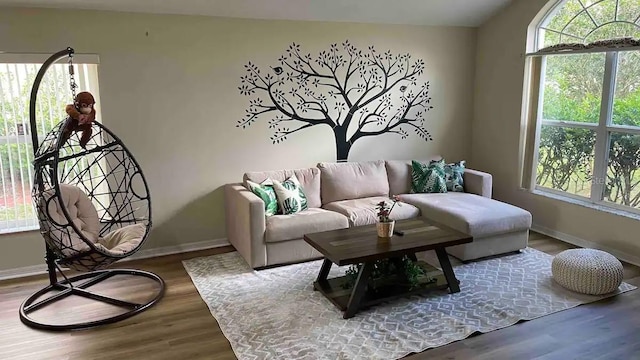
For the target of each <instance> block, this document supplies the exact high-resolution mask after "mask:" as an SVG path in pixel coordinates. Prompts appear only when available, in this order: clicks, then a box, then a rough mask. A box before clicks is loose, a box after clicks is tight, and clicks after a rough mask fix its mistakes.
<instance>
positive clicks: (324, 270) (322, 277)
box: [313, 259, 333, 290]
mask: <svg viewBox="0 0 640 360" xmlns="http://www.w3.org/2000/svg"><path fill="white" fill-rule="evenodd" d="M331 265H333V263H332V262H331V260H329V259H324V261H323V262H322V267H321V268H320V273H318V278H317V279H316V282H323V281H327V276H329V270H331ZM313 290H317V289H316V288H315V286H314V287H313Z"/></svg>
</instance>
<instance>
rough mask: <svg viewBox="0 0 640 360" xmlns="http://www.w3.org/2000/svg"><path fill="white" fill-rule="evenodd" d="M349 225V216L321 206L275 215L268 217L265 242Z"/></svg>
mask: <svg viewBox="0 0 640 360" xmlns="http://www.w3.org/2000/svg"><path fill="white" fill-rule="evenodd" d="M348 227H349V221H348V220H347V217H346V216H344V215H342V214H339V213H337V212H334V211H328V210H324V209H319V208H309V209H307V210H304V211H301V212H298V213H295V214H291V215H273V216H269V217H268V218H267V219H266V232H265V242H267V243H274V242H279V241H289V240H295V239H302V237H303V236H304V234H310V233H314V232H320V231H328V230H336V229H345V228H348Z"/></svg>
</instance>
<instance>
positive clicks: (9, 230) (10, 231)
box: [0, 226, 40, 236]
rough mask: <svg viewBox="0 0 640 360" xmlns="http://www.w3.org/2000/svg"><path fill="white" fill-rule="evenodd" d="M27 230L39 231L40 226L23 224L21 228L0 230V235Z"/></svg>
mask: <svg viewBox="0 0 640 360" xmlns="http://www.w3.org/2000/svg"><path fill="white" fill-rule="evenodd" d="M29 232H37V233H39V232H40V226H25V227H23V228H16V229H8V230H0V236H10V235H17V234H22V233H29Z"/></svg>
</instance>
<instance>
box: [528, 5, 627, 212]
mask: <svg viewBox="0 0 640 360" xmlns="http://www.w3.org/2000/svg"><path fill="white" fill-rule="evenodd" d="M538 19H539V20H537V23H536V24H534V25H535V26H532V27H530V29H531V30H530V34H529V35H530V37H533V42H530V43H529V44H530V45H531V44H533V48H532V49H530V50H533V52H531V53H529V54H527V65H528V66H527V69H528V73H527V84H528V85H529V86H528V88H527V90H528V91H527V92H526V94H525V101H526V102H525V104H526V105H527V106H526V108H525V110H526V111H525V115H526V117H527V119H528V123H527V124H528V128H527V129H528V132H527V137H526V140H525V143H526V147H525V161H524V164H525V166H524V171H523V174H524V176H523V179H524V182H523V185H524V186H525V187H528V188H530V189H532V190H534V191H539V192H544V193H550V194H555V195H558V196H560V197H564V198H567V199H569V198H571V199H574V200H577V201H583V202H590V203H594V204H597V205H605V206H607V207H613V208H621V209H623V210H628V211H634V212H640V0H600V1H597V0H564V1H557V2H556V3H555V4H553V5H552V6H549V7H547V8H546V9H545V10H544V14H541V16H539V17H538Z"/></svg>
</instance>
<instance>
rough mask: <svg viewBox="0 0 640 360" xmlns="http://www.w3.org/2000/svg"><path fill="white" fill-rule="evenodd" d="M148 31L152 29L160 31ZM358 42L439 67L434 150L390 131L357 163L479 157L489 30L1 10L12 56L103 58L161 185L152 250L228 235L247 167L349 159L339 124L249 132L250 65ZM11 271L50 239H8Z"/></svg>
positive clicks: (118, 104) (110, 93)
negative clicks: (226, 189) (480, 70)
mask: <svg viewBox="0 0 640 360" xmlns="http://www.w3.org/2000/svg"><path fill="white" fill-rule="evenodd" d="M147 34H148V35H147ZM345 39H348V40H350V42H351V43H353V44H354V45H356V46H357V47H358V48H361V49H366V48H367V47H368V46H369V45H375V46H376V47H377V48H378V49H379V50H386V49H391V50H392V51H393V52H396V53H398V52H401V53H410V54H411V55H412V56H413V58H422V59H424V60H425V63H426V70H425V75H424V76H423V77H421V79H422V80H429V81H430V82H431V89H432V90H431V95H432V98H433V105H434V106H435V108H434V109H433V110H432V111H431V112H430V114H429V116H428V126H427V127H428V129H429V130H430V132H431V133H432V135H433V137H434V141H433V142H428V143H426V142H424V141H421V140H419V139H418V137H417V136H414V135H412V136H411V137H410V138H409V139H408V140H400V138H399V137H397V136H394V135H384V136H382V137H378V138H372V139H368V140H366V141H361V142H358V143H356V145H354V147H353V149H352V153H351V156H350V160H367V159H379V158H417V157H420V158H424V157H425V156H427V155H429V154H436V153H440V154H443V155H445V156H446V157H447V158H448V159H451V160H456V159H462V158H467V157H468V156H469V155H470V140H471V132H470V127H471V117H472V106H473V88H474V71H475V54H476V49H475V47H476V43H475V41H476V29H473V28H443V27H418V26H388V25H385V26H383V25H366V24H348V23H321V22H293V21H257V20H240V19H221V18H210V17H195V16H194V17H186V16H162V15H140V14H126V13H112V12H84V11H83V12H79V11H57V10H35V9H30V10H29V9H6V8H3V9H1V10H0V51H7V52H18V53H21V52H44V53H52V52H55V51H58V50H61V49H64V48H65V47H67V46H72V47H74V48H75V49H76V51H78V52H79V53H96V54H98V55H99V56H100V67H99V76H100V93H101V103H100V104H99V105H100V106H101V109H102V115H103V117H104V119H103V120H102V121H103V123H105V124H106V125H107V126H109V127H110V128H111V129H112V130H113V131H114V132H115V133H116V134H118V135H119V136H120V137H121V138H122V139H123V141H124V142H125V143H126V144H127V146H128V147H129V148H130V150H131V151H132V152H133V154H134V155H135V156H136V158H137V159H138V161H139V162H140V164H141V166H142V168H143V170H144V171H145V174H146V176H147V178H148V181H149V185H150V189H151V194H152V199H153V212H154V229H153V232H152V234H151V236H150V239H149V242H148V244H147V245H146V248H152V247H164V246H173V245H178V244H184V243H191V242H198V241H204V240H209V239H216V238H223V237H224V236H225V229H224V219H223V216H224V215H223V196H222V191H221V186H222V185H223V184H225V183H228V182H235V181H239V180H241V178H242V174H243V173H244V172H245V171H250V170H268V169H279V168H293V167H308V166H313V165H314V164H316V163H317V162H319V161H332V160H335V156H336V155H335V145H334V142H333V135H332V134H331V131H330V129H329V128H328V127H324V128H320V127H318V128H311V129H309V130H307V131H304V132H300V133H298V134H295V135H292V136H291V137H290V139H289V140H288V141H286V142H285V143H283V144H279V145H272V144H271V142H270V140H269V136H270V134H271V133H270V131H269V129H268V128H267V124H266V120H267V119H263V120H262V121H260V122H258V123H256V124H254V125H253V126H251V127H250V128H249V129H247V130H240V129H237V128H236V127H235V124H236V121H237V120H239V119H241V118H242V116H243V115H244V111H245V109H246V108H247V105H248V100H249V98H248V97H245V96H241V95H240V94H239V92H238V86H239V85H240V76H242V75H243V74H244V72H243V70H244V69H243V65H244V64H245V63H246V62H247V61H252V62H254V63H256V64H257V65H259V66H260V67H262V68H265V67H267V66H269V65H274V66H275V65H276V64H277V62H276V59H277V58H278V57H279V56H280V55H281V54H283V52H284V50H285V49H286V48H287V46H288V45H289V44H290V43H291V42H296V43H299V44H301V46H302V48H303V49H304V50H307V51H310V52H311V53H312V54H317V52H318V51H320V50H324V49H327V48H328V46H329V45H330V44H331V43H335V42H338V43H340V42H342V41H344V40H345ZM0 241H2V249H3V251H2V252H1V253H0V270H2V269H7V268H15V267H21V266H28V265H33V264H39V263H41V262H42V248H43V245H42V240H41V238H40V237H39V235H38V234H37V233H27V234H21V235H20V236H17V235H4V236H2V237H0Z"/></svg>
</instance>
